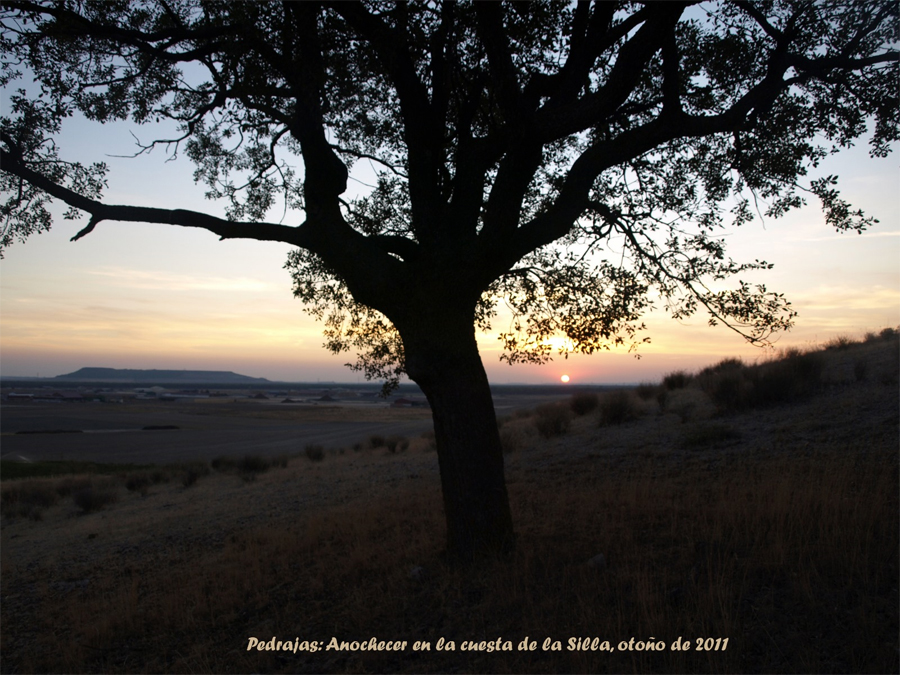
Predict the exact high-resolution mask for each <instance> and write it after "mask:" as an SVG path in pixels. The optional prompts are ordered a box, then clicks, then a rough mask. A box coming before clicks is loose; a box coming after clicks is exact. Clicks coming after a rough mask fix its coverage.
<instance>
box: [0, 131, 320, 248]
mask: <svg viewBox="0 0 900 675" xmlns="http://www.w3.org/2000/svg"><path fill="white" fill-rule="evenodd" d="M0 164H2V166H3V171H6V172H7V173H11V174H13V175H14V176H18V177H19V178H22V179H23V180H26V181H28V182H29V183H31V184H32V185H34V186H35V187H37V188H39V189H41V190H43V191H44V192H46V193H47V194H49V195H51V196H52V197H55V198H56V199H59V200H60V201H62V202H65V203H66V204H68V205H69V206H74V207H75V208H76V209H79V210H81V211H85V212H87V213H89V214H90V215H91V219H90V221H89V222H88V224H87V226H86V227H85V228H83V229H82V230H81V231H80V232H78V234H76V235H75V236H74V237H72V241H77V240H78V239H81V238H82V237H84V236H85V235H87V234H89V233H90V232H91V231H92V230H93V229H94V228H95V227H96V226H97V224H98V223H99V222H101V221H103V220H120V221H126V222H143V223H159V224H165V225H179V226H181V227H198V228H201V229H204V230H209V231H210V232H212V233H213V234H217V235H219V237H220V238H221V239H256V240H259V241H280V242H284V243H287V244H293V245H295V246H303V245H304V235H303V233H302V227H301V228H297V227H288V226H286V225H277V224H274V223H247V222H232V221H229V220H225V219H223V218H217V217H216V216H211V215H209V214H207V213H200V212H198V211H188V210H185V209H158V208H154V207H148V206H122V205H112V204H104V203H102V202H99V201H96V200H94V199H89V198H88V197H84V196H82V195H80V194H78V193H76V192H74V191H72V190H70V189H69V188H67V187H64V186H62V185H59V184H57V183H54V182H53V181H51V180H49V179H48V178H46V177H44V176H43V175H42V174H40V173H38V172H36V171H34V170H32V169H30V168H28V167H27V166H26V165H25V164H24V163H23V162H21V161H20V160H19V159H18V158H16V157H14V156H13V155H12V154H11V153H9V152H7V151H6V150H4V149H2V148H0Z"/></svg>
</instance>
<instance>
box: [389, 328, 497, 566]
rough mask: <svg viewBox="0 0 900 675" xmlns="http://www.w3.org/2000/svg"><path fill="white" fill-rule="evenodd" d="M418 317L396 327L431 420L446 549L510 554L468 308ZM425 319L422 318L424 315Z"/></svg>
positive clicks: (490, 411)
mask: <svg viewBox="0 0 900 675" xmlns="http://www.w3.org/2000/svg"><path fill="white" fill-rule="evenodd" d="M429 314H430V315H431V317H430V319H424V317H421V316H420V317H419V320H417V321H415V322H414V324H413V325H411V326H404V327H403V328H401V329H400V334H401V336H403V344H404V351H405V358H406V372H407V373H408V375H409V376H410V378H412V379H413V380H414V381H415V382H416V383H417V384H418V385H419V386H420V387H421V389H422V391H423V392H424V393H425V396H426V397H427V399H428V402H429V403H430V404H431V412H432V417H433V420H434V436H435V442H436V444H437V452H438V462H439V465H440V472H441V487H442V490H443V497H444V513H445V516H446V519H447V553H448V554H449V556H450V557H451V558H453V559H456V560H459V561H463V562H468V561H471V560H473V559H475V558H478V557H481V556H483V555H496V554H507V553H510V552H511V551H512V549H513V546H514V539H515V535H514V532H513V526H512V515H511V513H510V508H509V497H508V495H507V492H506V477H505V475H504V468H503V452H502V448H501V446H500V434H499V431H498V429H497V418H496V415H495V413H494V401H493V398H492V396H491V390H490V385H489V384H488V379H487V374H486V373H485V371H484V366H483V365H482V362H481V357H480V355H479V353H478V346H477V344H476V341H475V330H474V326H473V320H472V318H473V317H472V316H469V315H467V313H466V312H462V313H457V314H455V315H454V314H450V313H444V314H443V315H442V316H439V317H438V316H435V312H429ZM423 319H424V320H423Z"/></svg>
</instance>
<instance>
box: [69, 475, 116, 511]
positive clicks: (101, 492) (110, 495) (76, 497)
mask: <svg viewBox="0 0 900 675" xmlns="http://www.w3.org/2000/svg"><path fill="white" fill-rule="evenodd" d="M72 501H74V502H75V505H76V506H77V507H78V508H80V509H81V511H82V513H94V512H96V511H100V510H102V509H104V508H106V507H107V506H109V505H110V504H114V503H115V502H117V501H119V493H118V490H116V486H115V484H114V483H112V482H111V481H100V480H99V479H94V480H92V481H91V484H90V485H88V486H87V487H84V488H81V489H80V490H76V491H75V492H73V493H72Z"/></svg>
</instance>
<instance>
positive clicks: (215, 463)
mask: <svg viewBox="0 0 900 675" xmlns="http://www.w3.org/2000/svg"><path fill="white" fill-rule="evenodd" d="M209 466H210V467H211V468H212V469H213V470H214V471H219V472H221V473H231V472H233V471H236V470H237V460H236V459H234V458H233V457H216V458H215V459H213V460H212V461H211V462H210V463H209Z"/></svg>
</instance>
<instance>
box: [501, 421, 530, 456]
mask: <svg viewBox="0 0 900 675" xmlns="http://www.w3.org/2000/svg"><path fill="white" fill-rule="evenodd" d="M527 444H528V434H527V433H526V432H525V430H524V429H523V428H522V425H520V424H508V425H506V426H504V427H503V428H502V429H500V446H501V447H502V448H503V454H507V455H508V454H510V453H513V452H519V451H520V450H522V449H524V448H525V446H526V445H527Z"/></svg>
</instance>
